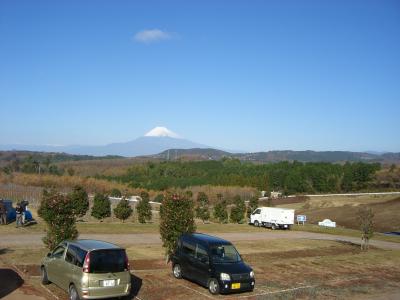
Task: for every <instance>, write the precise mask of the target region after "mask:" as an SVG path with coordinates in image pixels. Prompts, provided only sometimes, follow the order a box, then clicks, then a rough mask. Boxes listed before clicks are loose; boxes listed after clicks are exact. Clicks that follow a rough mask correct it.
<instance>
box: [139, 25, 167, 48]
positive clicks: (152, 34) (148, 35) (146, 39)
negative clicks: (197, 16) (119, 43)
mask: <svg viewBox="0 0 400 300" xmlns="http://www.w3.org/2000/svg"><path fill="white" fill-rule="evenodd" d="M174 36H175V34H174V33H171V32H167V31H163V30H160V29H157V28H155V29H145V30H142V31H139V32H138V33H136V34H135V36H134V39H135V41H137V42H139V43H145V44H149V43H155V42H159V41H165V40H170V39H172V38H173V37H174Z"/></svg>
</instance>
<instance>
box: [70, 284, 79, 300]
mask: <svg viewBox="0 0 400 300" xmlns="http://www.w3.org/2000/svg"><path fill="white" fill-rule="evenodd" d="M68 297H69V299H70V300H80V298H79V294H78V291H77V290H76V288H75V286H74V285H73V284H71V285H70V286H69V290H68Z"/></svg>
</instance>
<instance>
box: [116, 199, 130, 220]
mask: <svg viewBox="0 0 400 300" xmlns="http://www.w3.org/2000/svg"><path fill="white" fill-rule="evenodd" d="M132 212H133V209H132V207H131V206H130V205H129V201H128V200H126V199H122V200H121V201H119V203H118V205H117V207H116V208H114V215H115V216H116V217H117V218H118V219H120V220H122V222H124V221H125V220H126V219H128V218H129V217H130V216H131V215H132Z"/></svg>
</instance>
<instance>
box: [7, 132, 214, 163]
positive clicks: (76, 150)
mask: <svg viewBox="0 0 400 300" xmlns="http://www.w3.org/2000/svg"><path fill="white" fill-rule="evenodd" d="M191 148H210V147H209V146H206V145H202V144H198V143H195V142H192V141H189V140H187V139H184V138H182V137H180V136H179V135H178V134H177V133H175V132H173V131H171V130H169V129H168V128H166V127H155V128H153V129H152V130H150V131H149V132H147V133H146V134H145V135H144V136H141V137H138V138H137V139H135V140H133V141H129V142H125V143H112V144H107V145H102V146H80V145H76V146H40V145H33V146H32V145H0V150H27V151H45V152H65V153H69V154H78V155H95V156H105V155H119V156H126V157H134V156H143V155H153V154H158V153H160V152H163V151H165V150H168V149H191Z"/></svg>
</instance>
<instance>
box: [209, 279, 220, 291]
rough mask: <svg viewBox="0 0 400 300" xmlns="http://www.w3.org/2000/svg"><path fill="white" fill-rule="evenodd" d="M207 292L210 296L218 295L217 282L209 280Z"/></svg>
mask: <svg viewBox="0 0 400 300" xmlns="http://www.w3.org/2000/svg"><path fill="white" fill-rule="evenodd" d="M208 291H209V292H210V293H211V294H212V295H218V294H219V283H218V280H217V279H215V278H211V279H210V280H209V281H208Z"/></svg>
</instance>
